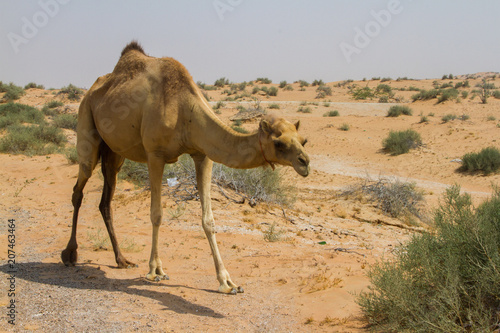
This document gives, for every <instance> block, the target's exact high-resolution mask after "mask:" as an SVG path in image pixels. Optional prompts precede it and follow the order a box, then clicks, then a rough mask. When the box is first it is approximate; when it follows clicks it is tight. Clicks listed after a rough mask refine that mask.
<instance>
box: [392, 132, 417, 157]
mask: <svg viewBox="0 0 500 333" xmlns="http://www.w3.org/2000/svg"><path fill="white" fill-rule="evenodd" d="M421 144H422V139H421V137H420V134H418V133H417V132H415V131H414V130H412V129H409V130H406V131H391V132H390V133H389V136H388V137H387V138H385V139H384V141H383V142H382V145H383V147H384V150H385V151H387V152H389V153H390V154H392V155H401V154H405V153H407V152H409V151H410V149H413V148H417V147H418V146H420V145H421Z"/></svg>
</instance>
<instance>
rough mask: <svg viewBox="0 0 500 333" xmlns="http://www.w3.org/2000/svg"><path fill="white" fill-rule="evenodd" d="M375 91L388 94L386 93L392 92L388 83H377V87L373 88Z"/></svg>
mask: <svg viewBox="0 0 500 333" xmlns="http://www.w3.org/2000/svg"><path fill="white" fill-rule="evenodd" d="M375 92H376V93H377V94H388V95H391V94H392V88H391V86H390V85H388V84H379V85H378V86H377V88H375Z"/></svg>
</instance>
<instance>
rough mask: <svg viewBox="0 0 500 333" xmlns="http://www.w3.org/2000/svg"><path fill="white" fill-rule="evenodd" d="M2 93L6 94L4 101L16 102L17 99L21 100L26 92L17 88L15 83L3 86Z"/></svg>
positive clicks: (0, 89)
mask: <svg viewBox="0 0 500 333" xmlns="http://www.w3.org/2000/svg"><path fill="white" fill-rule="evenodd" d="M0 92H5V95H3V99H4V100H6V101H14V100H16V99H19V98H21V96H23V95H24V94H25V91H24V89H23V88H22V87H19V86H16V85H15V84H14V83H12V82H11V83H9V84H8V85H6V84H3V83H2V84H1V88H0Z"/></svg>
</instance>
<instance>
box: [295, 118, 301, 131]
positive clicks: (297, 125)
mask: <svg viewBox="0 0 500 333" xmlns="http://www.w3.org/2000/svg"><path fill="white" fill-rule="evenodd" d="M299 127H300V120H298V121H297V122H296V123H295V129H296V130H297V131H298V130H299Z"/></svg>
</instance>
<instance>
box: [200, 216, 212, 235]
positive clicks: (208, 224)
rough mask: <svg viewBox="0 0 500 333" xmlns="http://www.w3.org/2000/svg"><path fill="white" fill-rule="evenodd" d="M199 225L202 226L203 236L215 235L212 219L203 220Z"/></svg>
mask: <svg viewBox="0 0 500 333" xmlns="http://www.w3.org/2000/svg"><path fill="white" fill-rule="evenodd" d="M201 224H202V226H203V230H204V231H205V234H207V235H213V234H215V222H214V220H213V219H203V220H202V221H201Z"/></svg>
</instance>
